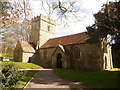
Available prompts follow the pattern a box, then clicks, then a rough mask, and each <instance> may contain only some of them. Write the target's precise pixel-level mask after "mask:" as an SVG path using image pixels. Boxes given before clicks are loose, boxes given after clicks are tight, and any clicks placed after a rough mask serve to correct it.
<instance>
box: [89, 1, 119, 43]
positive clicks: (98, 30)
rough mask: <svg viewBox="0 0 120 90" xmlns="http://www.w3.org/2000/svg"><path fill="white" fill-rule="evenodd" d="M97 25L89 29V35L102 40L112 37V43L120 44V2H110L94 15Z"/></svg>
mask: <svg viewBox="0 0 120 90" xmlns="http://www.w3.org/2000/svg"><path fill="white" fill-rule="evenodd" d="M94 17H95V24H94V25H92V26H89V27H87V30H88V34H89V35H90V36H92V35H93V34H94V36H97V37H98V38H99V40H100V38H104V37H107V35H108V34H110V35H111V36H112V39H111V41H113V40H114V41H115V42H116V43H119V44H120V1H116V2H109V3H107V4H104V5H103V6H102V9H101V10H100V11H99V12H98V13H96V14H94Z"/></svg>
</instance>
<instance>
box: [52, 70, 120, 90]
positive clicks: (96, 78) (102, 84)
mask: <svg viewBox="0 0 120 90" xmlns="http://www.w3.org/2000/svg"><path fill="white" fill-rule="evenodd" d="M54 71H55V72H56V73H58V74H59V75H60V76H61V77H63V78H66V79H70V80H73V81H76V82H80V84H83V85H85V86H88V87H91V88H118V87H119V84H120V79H119V78H120V72H119V71H113V72H112V71H111V72H108V71H79V72H76V71H73V70H63V69H56V70H54Z"/></svg>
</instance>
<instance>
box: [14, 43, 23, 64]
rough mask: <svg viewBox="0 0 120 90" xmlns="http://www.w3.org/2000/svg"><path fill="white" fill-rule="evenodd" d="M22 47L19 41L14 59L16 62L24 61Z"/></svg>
mask: <svg viewBox="0 0 120 90" xmlns="http://www.w3.org/2000/svg"><path fill="white" fill-rule="evenodd" d="M22 52H23V51H22V48H21V47H20V45H19V43H18V44H17V46H16V48H15V49H14V58H13V60H14V61H16V62H22V56H23V53H22Z"/></svg>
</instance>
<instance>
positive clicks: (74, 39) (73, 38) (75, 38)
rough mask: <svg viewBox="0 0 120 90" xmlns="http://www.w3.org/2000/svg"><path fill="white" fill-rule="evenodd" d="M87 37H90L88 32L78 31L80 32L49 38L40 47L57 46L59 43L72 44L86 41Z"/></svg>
mask: <svg viewBox="0 0 120 90" xmlns="http://www.w3.org/2000/svg"><path fill="white" fill-rule="evenodd" d="M87 39H88V34H87V32H82V33H78V34H73V35H68V36H63V37H57V38H52V39H49V40H48V41H47V42H46V43H45V44H43V45H42V46H41V47H40V48H49V47H57V46H59V44H61V45H71V44H79V43H85V41H86V40H87Z"/></svg>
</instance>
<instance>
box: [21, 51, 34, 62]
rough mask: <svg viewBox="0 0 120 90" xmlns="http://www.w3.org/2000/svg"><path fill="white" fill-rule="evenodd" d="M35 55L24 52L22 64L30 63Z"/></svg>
mask: <svg viewBox="0 0 120 90" xmlns="http://www.w3.org/2000/svg"><path fill="white" fill-rule="evenodd" d="M33 55H34V53H28V52H23V57H22V62H30V61H29V60H30V58H31V57H32V56H33Z"/></svg>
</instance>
